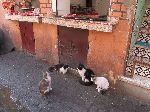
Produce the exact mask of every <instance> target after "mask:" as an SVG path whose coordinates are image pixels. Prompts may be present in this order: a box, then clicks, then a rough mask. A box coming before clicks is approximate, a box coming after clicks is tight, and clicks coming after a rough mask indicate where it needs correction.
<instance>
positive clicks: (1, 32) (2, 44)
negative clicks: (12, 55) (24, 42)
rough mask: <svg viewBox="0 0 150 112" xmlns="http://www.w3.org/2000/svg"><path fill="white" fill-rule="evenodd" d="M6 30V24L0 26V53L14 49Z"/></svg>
mask: <svg viewBox="0 0 150 112" xmlns="http://www.w3.org/2000/svg"><path fill="white" fill-rule="evenodd" d="M8 31H9V29H8V28H6V26H2V28H0V54H5V53H8V52H11V51H14V50H15V47H14V45H13V42H12V40H11V39H10V37H9V32H8ZM10 36H11V35H10Z"/></svg>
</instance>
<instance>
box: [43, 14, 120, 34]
mask: <svg viewBox="0 0 150 112" xmlns="http://www.w3.org/2000/svg"><path fill="white" fill-rule="evenodd" d="M118 20H119V19H118V18H115V17H109V18H108V21H89V20H75V19H64V18H57V17H56V18H55V17H54V18H48V17H44V18H42V23H47V24H55V25H60V26H66V27H73V28H81V29H87V30H96V31H102V32H112V30H113V25H115V24H117V23H118Z"/></svg>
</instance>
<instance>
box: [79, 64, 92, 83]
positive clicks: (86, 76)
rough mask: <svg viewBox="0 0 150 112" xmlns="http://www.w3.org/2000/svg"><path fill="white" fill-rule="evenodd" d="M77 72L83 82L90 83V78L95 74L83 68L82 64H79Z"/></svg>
mask: <svg viewBox="0 0 150 112" xmlns="http://www.w3.org/2000/svg"><path fill="white" fill-rule="evenodd" d="M77 71H78V73H79V75H80V77H81V78H82V81H84V82H91V77H92V76H95V73H94V72H93V71H92V70H91V69H88V68H85V66H84V65H83V64H79V66H78V67H77Z"/></svg>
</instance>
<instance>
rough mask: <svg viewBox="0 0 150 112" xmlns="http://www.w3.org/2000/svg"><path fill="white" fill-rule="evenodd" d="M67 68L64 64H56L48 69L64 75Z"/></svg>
mask: <svg viewBox="0 0 150 112" xmlns="http://www.w3.org/2000/svg"><path fill="white" fill-rule="evenodd" d="M68 68H69V66H68V65H64V64H57V65H54V66H51V67H49V71H50V72H53V71H58V72H59V73H62V74H66V73H67V71H68Z"/></svg>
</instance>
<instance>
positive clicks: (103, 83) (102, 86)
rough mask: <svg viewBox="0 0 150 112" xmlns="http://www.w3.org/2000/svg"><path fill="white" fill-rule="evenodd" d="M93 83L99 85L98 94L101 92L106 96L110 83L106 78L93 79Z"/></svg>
mask: <svg viewBox="0 0 150 112" xmlns="http://www.w3.org/2000/svg"><path fill="white" fill-rule="evenodd" d="M91 81H93V82H94V83H95V84H96V85H97V87H96V89H97V90H98V92H101V94H104V93H105V91H106V90H108V88H109V82H108V80H107V79H106V78H105V77H92V78H91Z"/></svg>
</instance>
